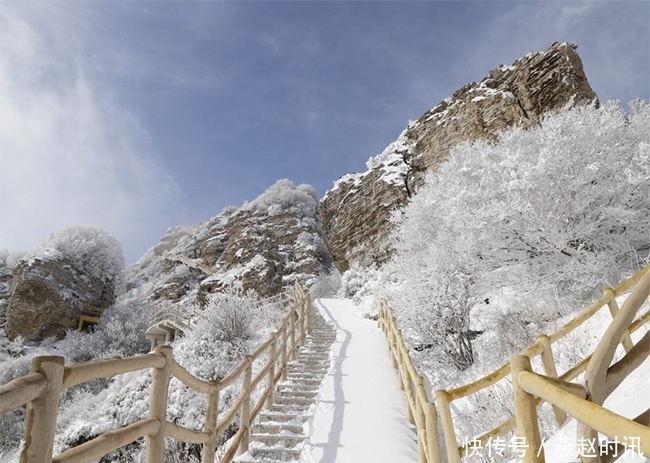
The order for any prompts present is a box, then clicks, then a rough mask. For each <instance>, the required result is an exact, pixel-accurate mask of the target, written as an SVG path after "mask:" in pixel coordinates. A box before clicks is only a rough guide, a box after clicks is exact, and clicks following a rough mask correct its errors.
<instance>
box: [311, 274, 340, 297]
mask: <svg viewBox="0 0 650 463" xmlns="http://www.w3.org/2000/svg"><path fill="white" fill-rule="evenodd" d="M340 289H341V274H340V273H339V271H338V270H336V269H335V268H334V269H332V270H331V271H330V272H329V273H323V274H321V275H319V276H318V278H316V281H314V283H313V284H312V285H311V287H310V288H309V294H310V295H311V297H312V298H314V299H317V298H326V297H330V298H332V297H336V294H337V293H338V292H339V290H340Z"/></svg>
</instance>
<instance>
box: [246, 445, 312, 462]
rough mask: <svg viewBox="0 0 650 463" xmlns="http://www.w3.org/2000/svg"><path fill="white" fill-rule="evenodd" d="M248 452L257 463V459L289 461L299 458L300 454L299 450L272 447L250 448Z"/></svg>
mask: <svg viewBox="0 0 650 463" xmlns="http://www.w3.org/2000/svg"><path fill="white" fill-rule="evenodd" d="M248 452H249V453H250V454H251V456H252V457H253V458H255V459H256V460H255V461H257V463H259V460H257V459H258V458H266V459H275V460H278V461H291V460H297V459H298V458H300V454H301V453H302V452H301V450H300V449H286V448H272V447H267V448H264V447H259V448H258V447H251V448H250V449H249V450H248ZM265 463H266V462H265Z"/></svg>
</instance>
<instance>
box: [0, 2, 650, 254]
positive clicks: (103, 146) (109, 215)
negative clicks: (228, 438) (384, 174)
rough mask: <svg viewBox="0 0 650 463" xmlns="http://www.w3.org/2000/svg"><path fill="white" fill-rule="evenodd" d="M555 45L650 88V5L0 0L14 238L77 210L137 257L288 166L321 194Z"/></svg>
mask: <svg viewBox="0 0 650 463" xmlns="http://www.w3.org/2000/svg"><path fill="white" fill-rule="evenodd" d="M555 41H560V42H562V41H575V42H577V43H578V45H579V48H578V53H579V54H580V56H581V57H582V60H583V64H584V67H585V70H586V73H587V77H588V79H589V82H590V84H591V86H592V87H593V88H594V90H595V91H596V93H597V94H598V95H599V97H600V99H601V101H603V102H604V101H607V100H610V99H617V100H620V101H622V102H628V101H630V100H632V99H635V98H641V99H644V100H646V101H648V100H649V99H650V96H649V92H650V2H648V1H646V0H644V1H638V2H637V1H614V2H597V1H587V2H582V1H571V2H565V1H559V0H557V1H527V2H515V1H453V2H451V1H450V2H442V1H428V2H416V1H399V2H398V1H381V2H380V1H368V2H364V1H349V2H348V1H327V2H316V1H286V2H284V1H283V2H279V1H263V2H253V1H241V2H229V1H212V2H175V1H150V2H140V1H130V2H125V3H121V2H106V1H101V2H80V1H76V2H70V3H67V2H49V3H46V2H29V1H26V2H18V3H13V2H8V1H4V0H3V1H2V2H0V249H2V248H7V249H9V250H10V251H19V250H28V249H30V248H31V247H33V246H34V245H35V244H36V243H37V242H38V241H40V240H42V239H44V238H46V237H47V236H48V235H49V233H51V232H53V231H55V230H58V229H61V228H64V227H66V226H70V225H76V224H93V225H99V226H101V227H103V228H104V229H105V230H106V231H107V232H109V233H111V234H112V235H114V236H116V237H117V238H118V239H119V240H120V241H121V242H122V244H123V247H124V250H125V254H126V258H127V262H133V261H135V260H137V258H139V257H140V256H141V255H142V254H143V253H144V252H145V251H146V249H147V248H149V247H151V246H153V245H154V244H156V243H157V242H158V240H159V238H160V236H161V235H162V234H163V233H164V231H165V230H166V229H167V228H168V227H170V226H174V225H177V224H179V225H191V224H196V223H199V222H202V221H205V220H208V219H209V218H210V217H212V216H214V215H216V214H217V213H219V212H220V211H221V209H222V208H223V207H225V206H228V205H237V206H239V205H241V204H242V203H243V202H244V201H246V200H252V199H254V198H255V197H256V196H257V195H259V194H260V193H262V192H263V191H264V190H265V189H266V188H268V187H269V186H270V185H271V184H273V183H274V182H275V180H277V179H279V178H289V179H291V180H293V181H294V182H296V183H309V184H311V185H313V186H314V187H315V188H316V189H317V190H318V192H319V193H320V194H321V195H322V194H324V193H325V191H326V190H327V189H329V188H330V187H331V186H332V183H333V181H335V180H336V179H337V178H339V177H340V176H341V175H344V174H346V173H348V172H353V171H362V170H365V162H366V160H367V159H368V158H369V157H371V156H374V155H376V154H378V153H380V152H381V151H382V150H383V149H384V148H385V147H386V146H387V145H388V144H389V143H390V142H391V141H393V140H394V139H395V138H396V137H397V136H398V135H399V133H400V132H401V131H402V130H403V129H404V127H405V126H406V124H407V123H408V121H409V120H412V119H417V118H418V117H419V116H420V115H421V114H422V113H424V112H425V111H426V110H427V109H429V108H430V107H432V106H434V105H436V104H437V103H439V102H440V101H441V100H443V99H444V98H446V97H448V96H450V95H451V94H452V93H453V92H454V91H455V90H457V89H458V88H460V87H462V86H463V85H465V84H467V83H469V82H471V81H477V80H480V79H482V78H483V77H484V76H485V75H486V74H487V72H488V71H489V70H490V69H493V68H494V67H496V66H497V65H499V64H510V63H512V62H513V61H514V60H515V59H517V58H519V57H521V56H523V55H525V54H526V53H528V52H531V51H539V50H545V49H546V48H548V46H550V45H551V44H552V43H553V42H555Z"/></svg>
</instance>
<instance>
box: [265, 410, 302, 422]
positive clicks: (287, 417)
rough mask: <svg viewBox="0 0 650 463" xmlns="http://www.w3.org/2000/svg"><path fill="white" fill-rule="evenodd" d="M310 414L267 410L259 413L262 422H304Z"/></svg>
mask: <svg viewBox="0 0 650 463" xmlns="http://www.w3.org/2000/svg"><path fill="white" fill-rule="evenodd" d="M308 418H309V416H307V415H304V414H296V413H281V412H275V411H265V412H262V413H260V414H259V420H260V423H264V424H266V423H287V422H295V423H304V422H305V421H307V419H308Z"/></svg>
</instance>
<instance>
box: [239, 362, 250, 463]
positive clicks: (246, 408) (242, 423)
mask: <svg viewBox="0 0 650 463" xmlns="http://www.w3.org/2000/svg"><path fill="white" fill-rule="evenodd" d="M246 362H247V365H246V370H244V376H243V378H242V385H241V388H242V391H245V398H244V401H243V402H242V405H241V414H240V415H239V427H240V428H241V429H244V435H243V436H242V440H241V442H240V443H239V454H242V453H244V452H246V451H247V450H248V444H249V442H250V435H251V429H250V428H251V380H252V377H253V356H252V355H247V356H246Z"/></svg>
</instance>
